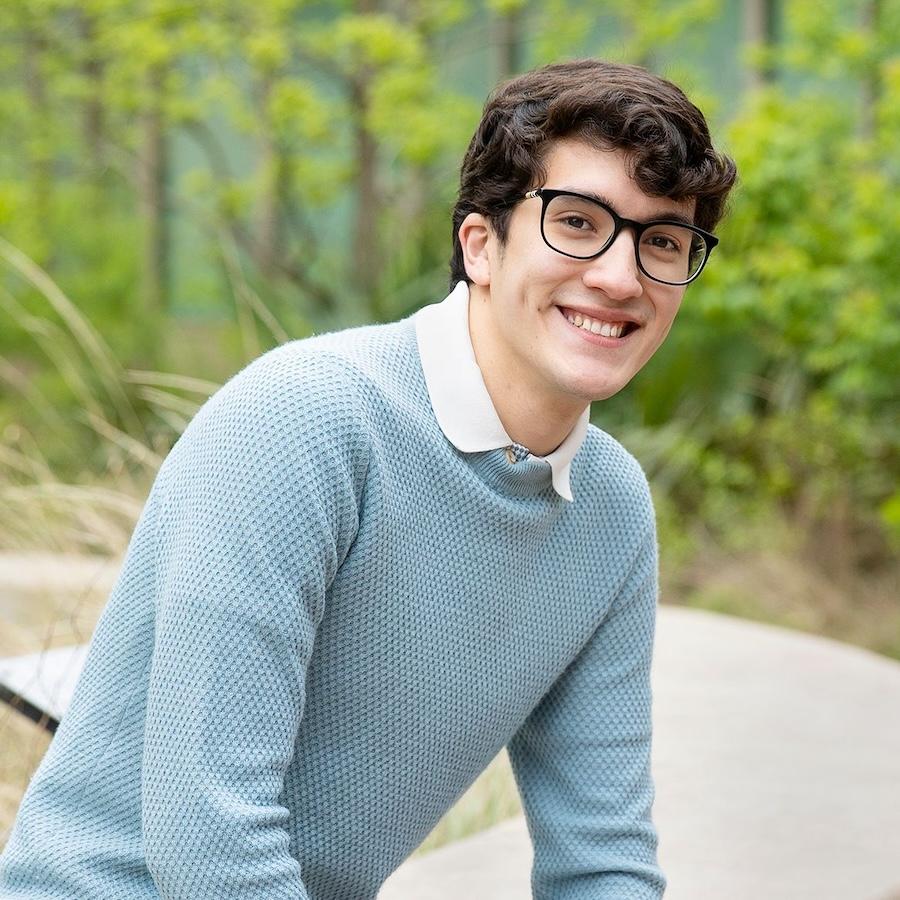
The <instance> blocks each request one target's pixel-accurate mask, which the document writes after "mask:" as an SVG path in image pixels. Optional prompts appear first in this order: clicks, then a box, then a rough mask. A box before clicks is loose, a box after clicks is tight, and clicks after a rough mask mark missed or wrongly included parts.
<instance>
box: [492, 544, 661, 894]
mask: <svg viewBox="0 0 900 900" xmlns="http://www.w3.org/2000/svg"><path fill="white" fill-rule="evenodd" d="M656 600H657V550H656V535H655V529H653V528H651V531H650V533H649V535H648V536H647V538H646V539H645V541H644V543H643V546H642V548H641V550H640V552H639V554H638V557H637V559H636V561H635V564H634V566H633V567H632V569H631V571H630V573H629V576H628V577H627V579H626V581H625V583H624V586H623V588H622V589H621V590H620V591H619V592H618V594H617V596H616V598H615V600H614V601H613V603H612V604H611V606H610V609H609V612H608V613H607V615H606V617H605V619H604V620H603V621H602V623H601V624H600V625H599V627H598V628H597V629H596V631H595V632H594V634H593V636H592V637H591V639H590V640H589V641H588V643H587V644H586V645H585V647H584V648H583V649H582V651H581V653H580V654H579V655H578V657H577V658H576V659H575V660H574V661H573V663H572V664H571V665H570V666H569V668H568V669H567V670H566V671H565V672H564V673H563V675H562V676H561V677H560V678H559V679H558V680H557V681H556V683H555V684H554V685H553V687H552V688H551V689H550V691H549V692H548V693H547V694H546V695H545V696H544V698H543V699H542V700H541V702H540V704H539V705H538V706H537V707H536V708H535V709H534V710H533V711H532V713H531V715H530V716H529V718H528V719H527V720H526V721H525V723H524V724H523V725H522V727H521V728H520V729H519V731H518V732H517V733H516V735H515V736H514V738H513V740H512V741H511V742H510V744H509V748H508V749H509V756H510V761H511V763H512V766H513V771H514V773H515V776H516V780H517V782H518V786H519V791H520V794H521V796H522V802H523V806H524V809H525V814H526V818H527V821H528V828H529V832H530V835H531V839H532V843H533V845H534V866H533V870H532V889H533V895H534V898H535V900H551V898H552V900H658V898H660V897H662V894H663V891H664V889H665V885H666V881H665V878H664V876H663V874H662V872H661V870H660V869H659V867H658V865H657V862H656V844H657V837H656V831H655V828H654V826H653V823H652V820H651V806H652V803H653V783H652V779H651V774H650V741H651V731H652V723H651V693H650V663H651V656H652V648H653V635H654V627H655V616H656Z"/></svg>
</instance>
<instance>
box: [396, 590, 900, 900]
mask: <svg viewBox="0 0 900 900" xmlns="http://www.w3.org/2000/svg"><path fill="white" fill-rule="evenodd" d="M653 678H654V697H655V707H654V709H655V719H656V726H655V738H654V768H655V776H656V784H657V800H656V808H655V809H656V812H655V818H656V822H657V826H658V829H659V832H660V861H661V863H662V865H663V868H664V869H665V871H666V874H667V876H668V878H669V889H668V890H667V892H666V900H762V898H764V900H888V898H890V900H894V898H895V897H898V896H900V664H897V663H895V662H893V661H891V660H888V659H885V658H882V657H880V656H876V655H875V654H872V653H868V652H866V651H864V650H858V649H856V648H854V647H849V646H847V645H844V644H840V643H836V642H834V641H829V640H826V639H824V638H818V637H812V636H809V635H804V634H800V633H797V632H792V631H785V630H782V629H778V628H773V627H770V626H766V625H758V624H755V623H751V622H746V621H743V620H740V619H734V618H731V617H727V616H720V615H715V614H711V613H704V612H700V611H696V610H686V609H680V608H672V607H663V608H662V609H661V611H660V616H659V626H658V639H657V649H656V656H655V660H654V672H653ZM530 865H531V849H530V843H529V840H528V835H527V831H526V828H525V824H524V821H523V820H521V819H517V820H512V821H511V822H507V823H503V824H502V825H500V826H498V827H496V828H494V829H492V830H491V831H489V832H486V833H485V834H483V835H480V836H475V837H473V838H469V839H467V840H466V841H461V842H459V843H457V844H453V845H450V846H448V847H443V848H441V849H439V850H436V851H434V852H433V853H430V854H428V855H426V856H422V857H417V858H415V859H412V860H410V861H409V862H407V863H406V864H405V865H404V866H402V867H401V868H400V869H399V870H398V871H397V872H396V873H395V874H394V875H393V876H392V878H391V879H390V880H389V881H388V882H387V884H386V885H385V887H384V889H383V891H382V892H381V895H380V900H451V898H453V900H457V898H459V897H465V898H467V900H480V898H485V900H488V898H489V900H527V898H530V896H531V894H530V890H529V886H528V871H529V868H530Z"/></svg>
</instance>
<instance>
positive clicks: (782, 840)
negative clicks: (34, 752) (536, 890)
mask: <svg viewBox="0 0 900 900" xmlns="http://www.w3.org/2000/svg"><path fill="white" fill-rule="evenodd" d="M22 563H23V559H22V558H21V557H19V558H13V557H6V558H4V557H3V556H2V555H0V585H3V584H4V582H5V584H6V587H7V591H9V590H10V589H12V594H10V593H7V594H6V596H7V597H11V596H15V595H18V596H20V597H21V598H22V599H23V601H26V603H25V605H27V600H26V598H27V595H28V594H29V593H30V590H31V589H33V588H34V587H35V585H34V581H33V579H34V578H35V574H36V573H37V575H38V580H39V581H40V582H41V587H42V588H44V589H47V590H51V591H53V592H54V593H55V592H56V591H60V592H66V591H75V592H76V593H79V594H81V593H82V592H84V591H96V590H98V589H99V590H101V591H108V589H109V587H111V583H112V581H113V579H114V577H115V574H116V570H117V568H118V567H117V565H115V563H112V564H110V563H103V564H100V565H98V564H97V563H90V562H87V563H85V564H84V565H83V566H81V567H77V566H72V565H66V564H64V563H60V562H59V561H58V560H53V559H50V558H41V559H34V558H32V559H29V560H28V561H27V563H26V565H23V564H22ZM26 573H27V574H26ZM29 575H30V579H29ZM9 612H10V610H6V615H8V614H9ZM3 614H4V611H3V610H2V609H0V618H2V617H3ZM653 680H654V698H655V705H654V713H655V737H654V771H655V776H656V785H657V800H656V807H655V818H656V822H657V826H658V829H659V832H660V860H661V862H662V865H663V868H664V869H665V871H666V874H667V876H668V878H669V889H668V891H667V892H666V900H900V664H898V663H896V662H894V661H892V660H889V659H886V658H883V657H880V656H877V655H875V654H872V653H868V652H866V651H864V650H859V649H856V648H854V647H850V646H847V645H844V644H840V643H837V642H834V641H830V640H827V639H825V638H818V637H813V636H809V635H804V634H801V633H798V632H792V631H786V630H783V629H778V628H773V627H771V626H766V625H758V624H755V623H751V622H746V621H744V620H740V619H735V618H730V617H727V616H721V615H715V614H711V613H705V612H700V611H697V610H687V609H681V608H673V607H662V608H661V610H660V614H659V624H658V631H657V644H656V654H655V659H654V671H653ZM530 865H531V848H530V842H529V840H528V835H527V830H526V828H525V823H524V821H523V820H521V819H516V820H512V821H510V822H505V823H503V824H501V825H499V826H497V827H496V828H494V829H492V830H491V831H489V832H485V833H484V834H481V835H476V836H475V837H473V838H469V839H467V840H465V841H460V842H457V843H455V844H452V845H450V846H448V847H443V848H441V849H439V850H436V851H434V852H433V853H430V854H428V855H426V856H421V857H416V858H415V859H412V860H409V861H408V862H407V863H406V864H405V865H404V866H402V867H401V868H400V869H399V870H398V871H397V872H396V873H395V874H394V875H393V876H392V878H391V879H390V880H389V881H388V883H387V884H386V885H385V887H384V889H383V891H382V892H381V895H380V900H451V898H452V900H458V898H460V897H463V898H465V900H481V898H485V900H528V898H530V896H531V894H530V889H529V869H530Z"/></svg>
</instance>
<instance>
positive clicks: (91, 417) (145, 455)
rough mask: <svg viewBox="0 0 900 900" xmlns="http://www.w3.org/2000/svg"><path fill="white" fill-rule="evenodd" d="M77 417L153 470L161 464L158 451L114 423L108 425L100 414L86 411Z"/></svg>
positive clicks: (161, 459) (161, 460)
mask: <svg viewBox="0 0 900 900" xmlns="http://www.w3.org/2000/svg"><path fill="white" fill-rule="evenodd" d="M79 418H81V419H82V420H83V421H86V422H87V423H88V424H89V425H90V426H91V428H93V429H94V431H96V432H97V434H99V435H100V436H101V437H104V438H106V439H107V440H108V441H111V442H112V443H113V444H115V445H116V446H117V447H121V448H122V449H123V450H124V451H125V452H126V453H127V454H128V455H129V456H130V457H131V458H132V459H134V460H135V461H137V462H139V463H140V464H141V465H144V466H147V467H148V468H149V469H152V470H153V471H154V472H156V471H157V470H158V469H159V467H160V466H161V465H162V462H163V458H162V457H161V456H160V455H159V454H158V453H155V452H154V451H153V450H151V449H150V448H149V447H148V446H147V445H146V444H142V443H141V442H140V441H139V440H137V439H135V438H133V437H132V436H131V435H130V434H126V433H125V432H124V431H122V430H121V429H119V428H116V427H115V425H110V423H109V422H107V421H106V419H104V418H103V417H102V416H97V415H95V414H94V413H91V412H88V413H87V414H83V415H80V416H79Z"/></svg>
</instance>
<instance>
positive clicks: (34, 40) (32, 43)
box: [22, 23, 53, 264]
mask: <svg viewBox="0 0 900 900" xmlns="http://www.w3.org/2000/svg"><path fill="white" fill-rule="evenodd" d="M45 52H46V46H45V41H44V38H43V36H42V35H41V34H40V32H39V31H38V30H37V28H36V27H35V26H34V25H33V24H32V23H27V24H26V25H25V27H24V41H23V57H22V62H23V68H24V79H25V94H26V97H27V100H28V110H29V124H30V126H31V129H30V131H31V134H30V138H31V140H30V148H29V151H30V152H29V154H28V166H29V170H30V171H29V180H30V182H31V200H32V203H33V209H34V218H35V221H36V222H37V224H38V226H39V228H40V230H41V232H42V233H44V234H46V232H47V228H48V226H49V225H50V224H51V222H52V206H53V153H52V150H51V147H50V135H49V133H48V131H49V124H50V122H51V121H52V115H51V112H50V104H49V101H48V99H47V82H46V78H45V77H44V70H43V57H44V54H45ZM44 262H45V264H47V260H44Z"/></svg>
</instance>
